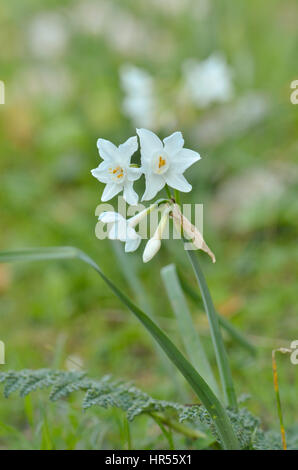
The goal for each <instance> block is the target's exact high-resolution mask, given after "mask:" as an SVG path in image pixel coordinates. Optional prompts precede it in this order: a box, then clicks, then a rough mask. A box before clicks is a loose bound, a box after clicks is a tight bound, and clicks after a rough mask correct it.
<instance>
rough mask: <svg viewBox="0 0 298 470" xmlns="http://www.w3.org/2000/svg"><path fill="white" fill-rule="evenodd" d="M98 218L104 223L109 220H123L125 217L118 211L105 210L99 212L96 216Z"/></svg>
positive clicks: (107, 222)
mask: <svg viewBox="0 0 298 470" xmlns="http://www.w3.org/2000/svg"><path fill="white" fill-rule="evenodd" d="M98 220H100V221H101V222H103V223H104V224H109V223H111V222H116V221H118V220H125V219H124V217H123V216H122V215H121V214H119V213H118V212H113V211H105V212H102V213H101V214H100V216H99V217H98Z"/></svg>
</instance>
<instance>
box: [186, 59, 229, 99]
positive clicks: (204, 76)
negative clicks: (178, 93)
mask: <svg viewBox="0 0 298 470" xmlns="http://www.w3.org/2000/svg"><path fill="white" fill-rule="evenodd" d="M183 73H184V80H185V91H186V93H187V95H188V96H189V97H190V99H191V100H192V101H193V102H194V104H195V105H196V106H198V107H199V108H206V107H208V106H209V105H210V104H212V103H216V102H221V103H224V102H227V101H229V100H230V99H231V98H232V96H233V92H234V88H233V83H232V72H231V68H230V67H229V66H228V65H227V63H226V60H225V58H224V57H223V55H222V54H220V53H214V54H212V55H211V56H210V57H208V59H206V60H204V61H202V62H198V61H197V60H195V59H188V60H187V61H186V62H185V63H184V65H183Z"/></svg>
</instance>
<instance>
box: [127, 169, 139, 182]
mask: <svg viewBox="0 0 298 470" xmlns="http://www.w3.org/2000/svg"><path fill="white" fill-rule="evenodd" d="M141 175H142V169H141V168H133V167H132V168H131V167H129V168H128V169H127V172H126V178H127V179H128V181H136V180H138V179H139V178H140V176H141Z"/></svg>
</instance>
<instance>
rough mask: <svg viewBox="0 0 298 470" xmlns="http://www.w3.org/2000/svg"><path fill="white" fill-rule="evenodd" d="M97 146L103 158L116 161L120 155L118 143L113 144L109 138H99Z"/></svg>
mask: <svg viewBox="0 0 298 470" xmlns="http://www.w3.org/2000/svg"><path fill="white" fill-rule="evenodd" d="M97 148H98V150H99V153H100V156H101V158H102V159H103V160H110V161H115V160H116V158H117V156H118V149H117V147H116V145H114V144H112V142H110V141H109V140H105V139H98V141H97Z"/></svg>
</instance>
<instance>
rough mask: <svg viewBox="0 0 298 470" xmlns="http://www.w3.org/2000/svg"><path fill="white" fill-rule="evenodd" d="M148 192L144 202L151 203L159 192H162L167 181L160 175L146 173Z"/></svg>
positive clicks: (144, 195) (145, 193)
mask: <svg viewBox="0 0 298 470" xmlns="http://www.w3.org/2000/svg"><path fill="white" fill-rule="evenodd" d="M145 176H146V190H145V192H144V194H143V197H142V201H149V200H150V199H153V198H154V197H155V196H156V194H157V193H158V191H160V190H161V189H162V188H163V187H164V185H165V180H164V179H163V177H162V176H160V175H155V174H154V173H146V174H145Z"/></svg>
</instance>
